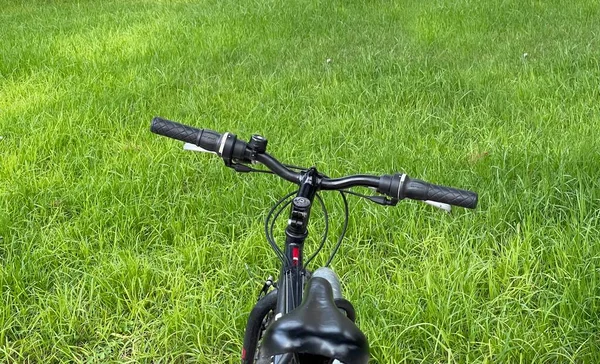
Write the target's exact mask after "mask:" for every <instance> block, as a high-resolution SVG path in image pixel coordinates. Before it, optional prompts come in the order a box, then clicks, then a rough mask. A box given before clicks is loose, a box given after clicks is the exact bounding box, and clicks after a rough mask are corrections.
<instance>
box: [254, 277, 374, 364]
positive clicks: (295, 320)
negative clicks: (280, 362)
mask: <svg viewBox="0 0 600 364" xmlns="http://www.w3.org/2000/svg"><path fill="white" fill-rule="evenodd" d="M261 346H262V350H264V354H265V355H266V356H273V355H280V354H286V353H298V354H301V355H303V354H304V355H306V356H309V357H313V356H320V357H325V358H329V359H337V360H339V361H341V362H342V363H344V364H366V363H368V361H369V344H368V342H367V339H366V337H365V335H364V334H363V333H362V332H361V331H360V330H359V329H358V327H356V325H355V324H354V323H353V322H352V321H351V320H350V319H349V318H347V317H346V316H345V315H344V314H343V313H342V312H341V311H340V310H339V309H338V308H337V306H336V305H335V303H334V301H333V291H332V290H331V285H330V284H329V282H328V281H327V280H326V279H324V278H320V277H315V278H312V279H311V280H310V281H308V283H307V285H306V291H305V295H304V299H303V300H302V303H301V304H300V306H298V307H297V308H296V309H294V310H293V311H291V312H290V313H288V314H287V315H284V316H283V317H281V318H280V319H279V320H277V321H275V322H273V323H272V324H271V325H269V328H268V329H267V331H266V332H265V335H264V338H263V342H262V345H261Z"/></svg>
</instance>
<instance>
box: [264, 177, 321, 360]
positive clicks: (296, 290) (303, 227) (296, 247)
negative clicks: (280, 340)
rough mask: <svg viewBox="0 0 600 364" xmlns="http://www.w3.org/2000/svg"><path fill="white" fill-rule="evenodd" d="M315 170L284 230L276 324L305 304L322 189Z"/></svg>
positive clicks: (302, 187) (288, 357)
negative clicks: (314, 214) (308, 246)
mask: <svg viewBox="0 0 600 364" xmlns="http://www.w3.org/2000/svg"><path fill="white" fill-rule="evenodd" d="M318 183H319V177H318V173H317V170H316V168H310V169H309V170H308V171H307V172H306V174H305V176H304V178H303V180H302V183H301V184H300V189H299V190H298V194H297V195H296V197H295V198H294V200H293V202H292V205H291V208H290V218H289V220H288V225H287V227H286V229H285V236H286V239H285V248H284V259H283V265H282V268H281V273H280V276H279V280H278V291H277V309H276V311H275V320H277V319H279V318H280V317H281V316H283V315H285V314H287V313H288V312H290V311H292V310H293V309H295V308H296V307H297V306H298V305H300V303H301V302H302V296H303V293H304V284H305V283H306V278H307V277H306V271H305V269H304V259H303V252H304V241H305V240H306V237H307V236H308V222H309V217H310V210H311V207H312V203H313V201H314V198H315V195H316V193H317V191H318V189H319V185H318ZM293 357H294V355H293V354H290V355H278V356H276V357H275V358H274V359H275V360H274V363H275V364H285V363H290V362H291V361H292V359H293Z"/></svg>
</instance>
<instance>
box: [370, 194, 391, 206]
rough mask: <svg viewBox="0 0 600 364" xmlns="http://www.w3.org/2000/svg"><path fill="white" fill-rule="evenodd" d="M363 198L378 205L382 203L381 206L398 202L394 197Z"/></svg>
mask: <svg viewBox="0 0 600 364" xmlns="http://www.w3.org/2000/svg"><path fill="white" fill-rule="evenodd" d="M364 198H366V199H367V200H369V201H371V202H374V203H376V204H378V205H382V206H396V205H397V204H398V200H397V199H395V198H393V199H389V198H387V197H384V196H364Z"/></svg>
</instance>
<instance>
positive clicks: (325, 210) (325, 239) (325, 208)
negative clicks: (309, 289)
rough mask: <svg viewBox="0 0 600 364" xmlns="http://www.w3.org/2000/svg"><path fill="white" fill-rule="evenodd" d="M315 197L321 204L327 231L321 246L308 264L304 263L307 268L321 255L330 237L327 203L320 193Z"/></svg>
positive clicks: (324, 233) (309, 259)
mask: <svg viewBox="0 0 600 364" xmlns="http://www.w3.org/2000/svg"><path fill="white" fill-rule="evenodd" d="M315 196H316V197H317V200H318V201H319V204H320V205H321V210H322V211H323V216H324V219H325V231H324V232H323V238H322V239H321V243H320V244H319V247H318V248H317V250H316V251H315V252H314V253H313V254H312V255H311V256H310V258H308V260H307V261H306V263H304V265H305V266H308V263H310V262H311V261H312V260H313V259H314V258H315V257H316V256H317V254H319V252H320V251H321V249H323V246H324V245H325V241H327V235H329V215H328V214H327V207H325V202H323V199H322V198H321V196H320V195H319V194H318V193H317V194H316V195H315Z"/></svg>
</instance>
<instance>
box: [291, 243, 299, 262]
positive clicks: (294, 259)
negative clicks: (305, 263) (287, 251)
mask: <svg viewBox="0 0 600 364" xmlns="http://www.w3.org/2000/svg"><path fill="white" fill-rule="evenodd" d="M299 257H300V248H298V247H297V246H295V247H293V248H292V265H298V260H299Z"/></svg>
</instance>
